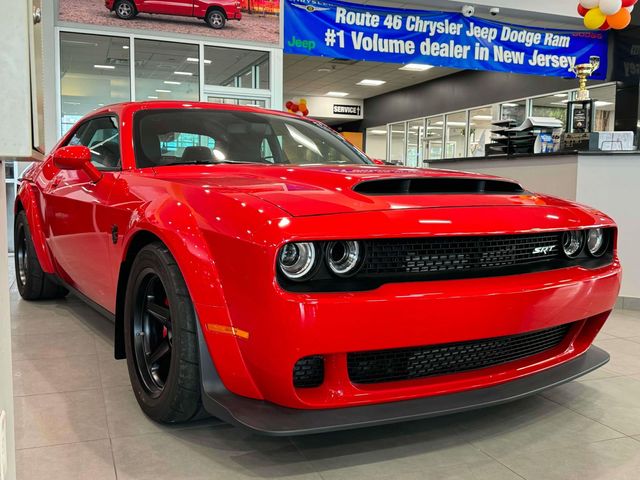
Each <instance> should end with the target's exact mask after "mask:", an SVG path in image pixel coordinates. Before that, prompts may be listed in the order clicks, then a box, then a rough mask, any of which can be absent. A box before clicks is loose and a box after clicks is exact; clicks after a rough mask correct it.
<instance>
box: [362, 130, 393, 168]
mask: <svg viewBox="0 0 640 480" xmlns="http://www.w3.org/2000/svg"><path fill="white" fill-rule="evenodd" d="M387 135H388V132H387V126H386V125H382V126H380V127H373V128H367V136H366V152H367V155H368V156H369V158H372V159H375V160H386V159H387Z"/></svg>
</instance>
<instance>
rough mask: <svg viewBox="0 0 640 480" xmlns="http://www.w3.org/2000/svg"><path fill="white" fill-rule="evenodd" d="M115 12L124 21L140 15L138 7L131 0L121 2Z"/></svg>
mask: <svg viewBox="0 0 640 480" xmlns="http://www.w3.org/2000/svg"><path fill="white" fill-rule="evenodd" d="M113 10H114V11H115V12H116V15H117V16H118V18H121V19H122V20H131V19H132V18H134V17H135V16H136V15H137V14H138V11H137V10H136V6H135V5H134V3H133V2H132V1H131V0H119V1H118V2H117V3H116V5H115V7H114V8H113Z"/></svg>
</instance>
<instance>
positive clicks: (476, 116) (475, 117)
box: [471, 115, 493, 120]
mask: <svg viewBox="0 0 640 480" xmlns="http://www.w3.org/2000/svg"><path fill="white" fill-rule="evenodd" d="M471 120H493V117H492V116H491V115H474V116H473V117H471Z"/></svg>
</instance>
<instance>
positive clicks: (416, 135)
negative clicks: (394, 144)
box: [405, 119, 424, 167]
mask: <svg viewBox="0 0 640 480" xmlns="http://www.w3.org/2000/svg"><path fill="white" fill-rule="evenodd" d="M423 142H424V119H420V120H411V121H410V122H407V152H406V157H405V158H406V165H407V166H409V167H419V166H421V165H420V164H421V163H422V144H423Z"/></svg>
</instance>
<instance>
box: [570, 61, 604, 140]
mask: <svg viewBox="0 0 640 480" xmlns="http://www.w3.org/2000/svg"><path fill="white" fill-rule="evenodd" d="M599 66H600V57H597V56H592V57H589V63H581V64H578V65H574V66H572V67H571V68H570V69H569V71H570V72H571V73H573V74H574V75H575V76H576V77H577V78H578V81H579V82H580V87H579V88H578V94H577V95H576V99H575V100H574V101H572V102H568V103H567V132H568V133H590V132H591V131H592V129H593V125H594V123H595V108H594V101H593V100H592V99H591V98H590V97H589V90H587V79H588V78H589V77H590V76H591V75H593V72H595V71H596V70H597V69H598V67H599Z"/></svg>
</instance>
